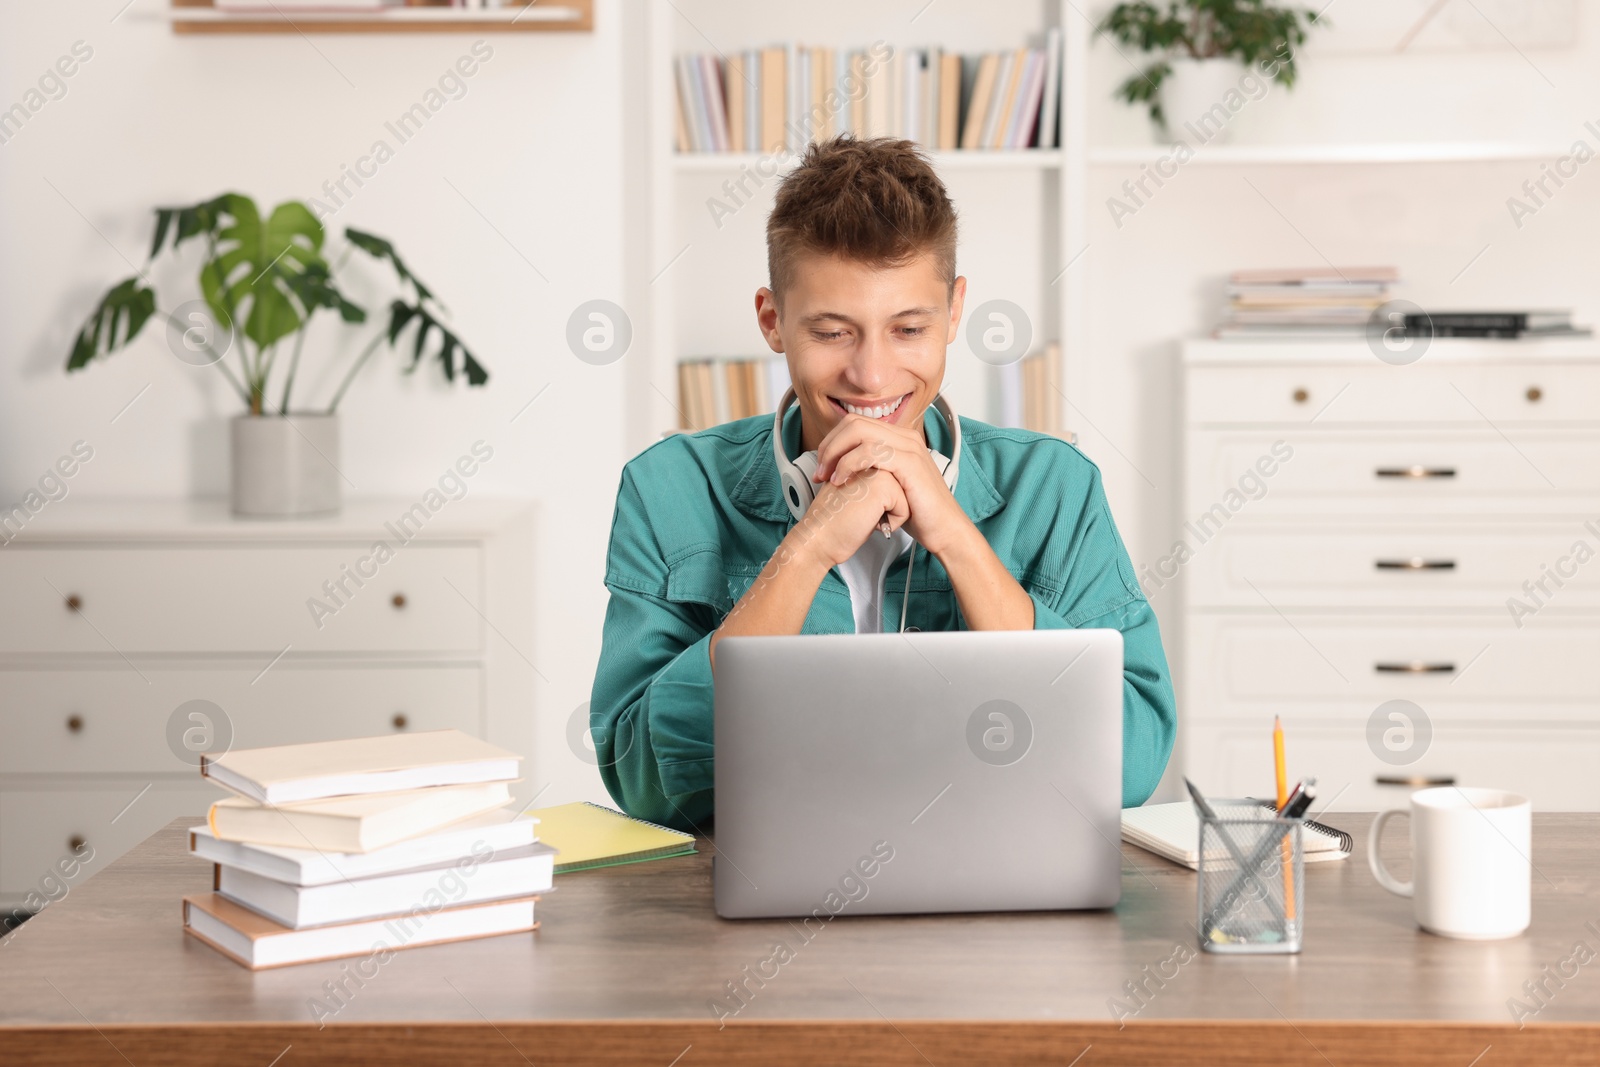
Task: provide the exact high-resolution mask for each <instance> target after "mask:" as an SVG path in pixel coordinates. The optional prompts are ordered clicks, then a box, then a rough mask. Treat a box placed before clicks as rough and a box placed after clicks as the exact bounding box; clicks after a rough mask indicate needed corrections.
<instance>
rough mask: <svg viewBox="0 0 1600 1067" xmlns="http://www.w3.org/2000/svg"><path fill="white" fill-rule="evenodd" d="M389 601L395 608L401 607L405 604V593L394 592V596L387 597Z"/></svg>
mask: <svg viewBox="0 0 1600 1067" xmlns="http://www.w3.org/2000/svg"><path fill="white" fill-rule="evenodd" d="M389 603H391V604H393V605H394V606H395V607H397V608H403V607H405V606H406V595H405V594H404V593H396V594H395V595H394V596H392V597H390V598H389Z"/></svg>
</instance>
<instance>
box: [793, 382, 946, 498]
mask: <svg viewBox="0 0 1600 1067" xmlns="http://www.w3.org/2000/svg"><path fill="white" fill-rule="evenodd" d="M795 400H796V397H795V392H794V389H793V388H790V389H788V390H786V391H785V392H784V394H783V399H782V400H781V401H779V403H778V410H777V413H776V414H774V415H773V416H772V457H773V459H774V460H775V461H776V462H777V465H778V479H779V481H780V482H781V483H782V485H783V502H784V503H785V504H787V505H788V507H789V514H791V515H793V516H794V519H795V521H796V522H799V521H800V520H801V519H802V518H804V517H805V513H806V509H807V508H809V507H810V506H811V501H813V500H815V499H816V496H817V486H816V485H815V483H813V482H812V481H811V476H812V475H813V474H815V473H816V472H817V454H816V453H815V452H807V453H805V454H804V455H802V456H801V457H800V458H799V459H790V458H789V456H788V453H787V452H785V451H784V447H783V416H784V413H785V412H787V411H788V410H789V405H790V404H792V403H794V402H795ZM933 409H934V410H935V411H937V412H938V413H939V414H940V415H942V416H944V421H945V425H946V426H948V427H950V440H951V442H952V447H951V449H950V452H951V456H950V458H949V459H946V458H945V457H944V456H943V455H941V454H940V453H939V452H938V451H937V450H935V449H931V448H930V449H929V450H928V451H929V452H930V453H932V455H933V461H934V463H936V464H937V465H938V466H939V470H940V472H941V473H942V474H943V475H944V484H945V485H947V486H949V487H950V491H951V492H954V491H955V488H956V475H957V474H958V473H960V468H961V422H960V420H959V419H957V418H956V413H955V412H954V411H952V410H951V408H950V402H949V401H948V400H946V399H945V398H944V394H942V393H941V394H939V395H938V396H936V397H934V398H933Z"/></svg>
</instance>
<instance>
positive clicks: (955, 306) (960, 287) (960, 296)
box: [944, 274, 967, 345]
mask: <svg viewBox="0 0 1600 1067" xmlns="http://www.w3.org/2000/svg"><path fill="white" fill-rule="evenodd" d="M966 302H967V276H966V275H965V274H963V275H961V276H960V277H959V278H957V279H956V282H955V285H954V286H952V288H951V293H950V328H949V330H947V331H946V332H945V337H944V343H945V344H947V345H953V344H955V343H956V336H957V335H958V334H959V333H960V332H961V309H962V307H963V306H964V305H965V304H966Z"/></svg>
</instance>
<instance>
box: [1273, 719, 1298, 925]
mask: <svg viewBox="0 0 1600 1067" xmlns="http://www.w3.org/2000/svg"><path fill="white" fill-rule="evenodd" d="M1272 762H1273V769H1274V771H1275V772H1276V774H1277V779H1278V783H1277V784H1278V810H1279V811H1282V810H1283V807H1284V805H1285V804H1287V803H1289V774H1288V770H1287V768H1286V767H1285V765H1284V760H1283V719H1282V717H1280V716H1277V715H1274V716H1273V717H1272ZM1282 856H1283V914H1284V918H1286V919H1289V920H1291V921H1292V920H1293V919H1294V917H1295V916H1294V844H1293V843H1292V842H1291V841H1290V840H1289V837H1288V835H1285V836H1284V838H1283V847H1282Z"/></svg>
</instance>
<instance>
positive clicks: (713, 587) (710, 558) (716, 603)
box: [667, 549, 750, 620]
mask: <svg viewBox="0 0 1600 1067" xmlns="http://www.w3.org/2000/svg"><path fill="white" fill-rule="evenodd" d="M749 584H750V583H749V580H746V581H745V582H744V586H748V585H749ZM739 593H740V594H742V593H743V587H741V588H740V589H739ZM734 597H735V593H734V590H733V582H732V581H730V579H729V577H728V575H727V573H726V572H725V571H724V569H723V566H722V556H721V554H720V553H718V552H716V551H715V550H712V549H707V550H705V551H701V552H695V553H693V554H692V555H688V556H685V557H684V558H683V559H680V560H678V561H677V562H676V563H673V564H671V565H670V566H668V568H667V599H668V600H670V601H673V602H675V603H679V604H699V605H701V606H703V607H705V608H707V609H708V610H709V611H711V612H712V613H714V614H715V616H716V618H717V619H719V620H720V619H721V618H722V617H723V616H725V615H727V613H728V611H729V610H730V609H731V608H732V607H733V602H734Z"/></svg>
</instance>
